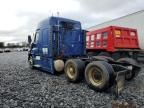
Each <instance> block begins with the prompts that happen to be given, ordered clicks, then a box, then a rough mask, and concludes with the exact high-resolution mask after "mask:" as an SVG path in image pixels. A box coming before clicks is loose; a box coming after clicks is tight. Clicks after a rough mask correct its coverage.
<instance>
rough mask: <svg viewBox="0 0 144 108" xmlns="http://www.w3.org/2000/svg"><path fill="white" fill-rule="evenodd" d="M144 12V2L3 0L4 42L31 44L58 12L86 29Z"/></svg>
mask: <svg viewBox="0 0 144 108" xmlns="http://www.w3.org/2000/svg"><path fill="white" fill-rule="evenodd" d="M143 9H144V0H0V41H4V42H21V41H27V35H28V34H31V33H33V32H34V30H35V28H36V27H37V24H38V22H39V21H41V20H43V19H45V18H47V17H49V16H51V15H52V14H53V15H54V16H55V15H57V12H59V13H60V16H61V17H66V18H70V19H74V20H78V21H81V22H82V27H83V28H89V27H90V26H93V25H96V24H99V23H102V22H105V21H108V20H111V19H115V18H118V17H121V16H124V15H127V14H130V13H133V12H136V11H139V10H143Z"/></svg>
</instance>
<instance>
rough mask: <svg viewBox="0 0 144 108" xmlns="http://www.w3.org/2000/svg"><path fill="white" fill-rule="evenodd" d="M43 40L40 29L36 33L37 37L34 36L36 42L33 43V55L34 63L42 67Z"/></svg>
mask: <svg viewBox="0 0 144 108" xmlns="http://www.w3.org/2000/svg"><path fill="white" fill-rule="evenodd" d="M41 40H42V37H41V32H40V31H37V32H36V33H35V37H34V42H33V44H32V51H31V52H32V57H33V60H34V65H35V66H37V67H40V66H41V57H40V55H41V51H40V49H41Z"/></svg>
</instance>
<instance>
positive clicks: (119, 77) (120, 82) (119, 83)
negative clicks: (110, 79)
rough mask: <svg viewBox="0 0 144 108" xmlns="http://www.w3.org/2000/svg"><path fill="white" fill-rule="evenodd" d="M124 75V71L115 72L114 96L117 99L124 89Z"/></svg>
mask: <svg viewBox="0 0 144 108" xmlns="http://www.w3.org/2000/svg"><path fill="white" fill-rule="evenodd" d="M125 73H126V70H124V71H121V72H117V74H116V79H115V95H116V97H118V96H119V95H120V93H121V92H122V90H123V89H124V83H125Z"/></svg>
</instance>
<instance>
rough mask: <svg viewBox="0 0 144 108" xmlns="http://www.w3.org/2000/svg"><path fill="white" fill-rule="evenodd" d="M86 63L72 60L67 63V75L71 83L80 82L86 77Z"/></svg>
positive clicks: (65, 69)
mask: <svg viewBox="0 0 144 108" xmlns="http://www.w3.org/2000/svg"><path fill="white" fill-rule="evenodd" d="M84 68H85V63H84V61H82V60H80V59H70V60H68V61H66V63H65V68H64V71H65V75H66V77H67V80H68V81H70V82H79V81H80V80H81V79H82V78H83V75H84Z"/></svg>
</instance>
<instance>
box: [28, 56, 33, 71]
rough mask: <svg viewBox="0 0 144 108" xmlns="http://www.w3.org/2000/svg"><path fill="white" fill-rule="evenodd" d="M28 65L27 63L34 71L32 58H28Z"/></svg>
mask: <svg viewBox="0 0 144 108" xmlns="http://www.w3.org/2000/svg"><path fill="white" fill-rule="evenodd" d="M28 63H29V67H30V68H31V69H34V61H33V58H32V56H29V59H28Z"/></svg>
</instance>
